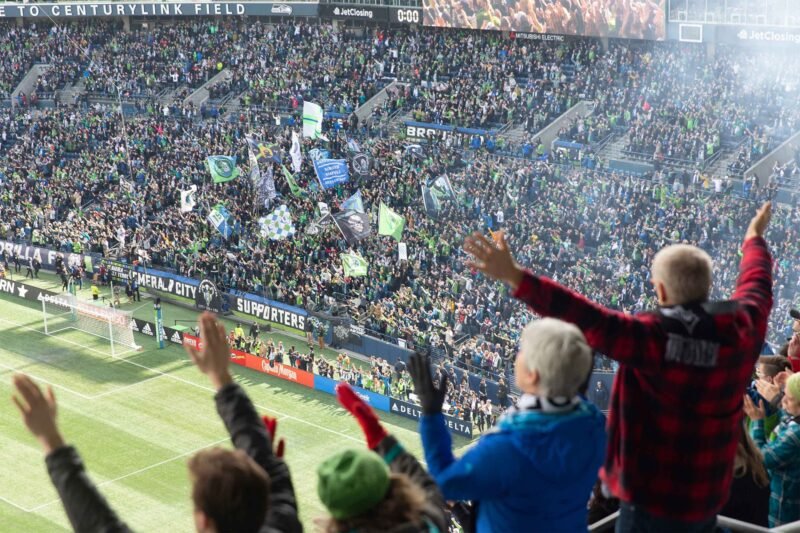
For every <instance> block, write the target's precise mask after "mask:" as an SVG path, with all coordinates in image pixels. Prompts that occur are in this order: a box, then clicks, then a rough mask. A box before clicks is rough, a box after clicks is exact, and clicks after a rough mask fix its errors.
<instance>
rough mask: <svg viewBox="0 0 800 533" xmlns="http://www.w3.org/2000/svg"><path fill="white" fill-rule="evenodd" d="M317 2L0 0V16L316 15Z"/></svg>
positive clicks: (34, 17) (47, 17)
mask: <svg viewBox="0 0 800 533" xmlns="http://www.w3.org/2000/svg"><path fill="white" fill-rule="evenodd" d="M318 7H319V5H318V4H317V3H316V2H314V3H311V2H296V3H295V2H278V3H273V2H257V1H256V2H152V1H151V2H108V1H106V2H85V1H84V2H58V3H50V2H42V3H35V4H33V3H27V2H25V3H22V2H20V3H16V2H6V3H2V4H0V18H17V17H19V18H33V19H36V18H42V19H43V18H46V19H51V18H93V17H203V16H214V17H241V16H251V17H253V16H255V17H315V16H317V13H318V9H317V8H318Z"/></svg>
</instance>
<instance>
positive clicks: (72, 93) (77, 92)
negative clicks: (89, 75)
mask: <svg viewBox="0 0 800 533" xmlns="http://www.w3.org/2000/svg"><path fill="white" fill-rule="evenodd" d="M85 92H86V78H84V77H83V76H81V77H80V79H79V80H78V81H77V82H76V83H74V84H73V85H70V86H68V87H64V88H63V89H61V90H59V91H56V93H57V96H58V99H59V101H61V102H66V103H68V104H72V103H74V102H75V101H76V99H78V98H79V97H80V96H81V95H82V94H84V93H85Z"/></svg>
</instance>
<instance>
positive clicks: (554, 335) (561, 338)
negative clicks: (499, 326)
mask: <svg viewBox="0 0 800 533" xmlns="http://www.w3.org/2000/svg"><path fill="white" fill-rule="evenodd" d="M520 352H521V354H522V357H524V361H525V366H526V367H527V368H528V370H531V371H533V370H535V371H536V372H537V373H538V374H539V384H538V388H539V390H540V392H541V394H542V395H543V396H547V397H550V398H555V397H567V398H571V397H573V396H575V395H576V394H577V393H578V390H579V389H580V387H581V385H583V384H584V382H585V381H586V378H587V377H588V376H589V371H590V370H591V368H592V350H591V348H589V345H588V344H587V342H586V338H585V337H584V336H583V333H581V330H579V329H578V328H577V327H575V326H574V325H572V324H568V323H567V322H564V321H562V320H557V319H555V318H543V319H541V320H534V321H532V322H530V323H529V324H528V325H527V326H525V329H523V330H522V336H521V337H520Z"/></svg>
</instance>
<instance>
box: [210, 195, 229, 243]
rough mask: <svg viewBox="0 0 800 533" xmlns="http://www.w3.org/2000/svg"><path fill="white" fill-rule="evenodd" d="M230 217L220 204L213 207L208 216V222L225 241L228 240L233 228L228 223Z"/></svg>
mask: <svg viewBox="0 0 800 533" xmlns="http://www.w3.org/2000/svg"><path fill="white" fill-rule="evenodd" d="M230 217H231V214H230V213H229V212H228V210H227V209H226V208H225V206H224V205H221V204H217V205H215V206H214V208H213V209H211V212H210V213H209V214H208V221H209V222H210V223H211V225H212V226H214V227H215V228H216V229H217V231H218V232H220V234H221V235H222V236H223V237H224V238H225V239H228V238H229V237H230V236H231V234H232V233H233V226H231V224H230V223H229V222H228V220H229V219H230Z"/></svg>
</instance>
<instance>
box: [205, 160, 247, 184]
mask: <svg viewBox="0 0 800 533" xmlns="http://www.w3.org/2000/svg"><path fill="white" fill-rule="evenodd" d="M206 163H207V164H208V171H209V172H210V173H211V179H212V180H214V183H225V182H226V181H231V180H235V179H236V178H238V177H239V169H238V168H236V158H235V157H228V156H226V155H212V156H210V157H209V158H208V159H207V160H206Z"/></svg>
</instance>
